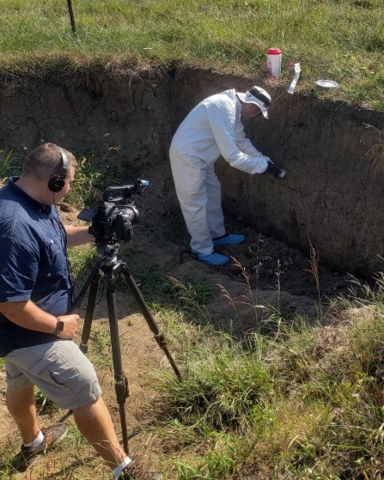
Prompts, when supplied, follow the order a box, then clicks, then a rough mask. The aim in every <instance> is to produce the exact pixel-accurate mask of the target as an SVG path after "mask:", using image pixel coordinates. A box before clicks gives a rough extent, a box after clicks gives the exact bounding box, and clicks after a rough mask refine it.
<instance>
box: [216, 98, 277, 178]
mask: <svg viewBox="0 0 384 480" xmlns="http://www.w3.org/2000/svg"><path fill="white" fill-rule="evenodd" d="M207 114H208V119H209V123H210V126H211V129H212V133H213V136H214V138H215V140H216V143H217V146H218V148H219V150H220V153H221V155H222V156H223V158H224V159H225V160H226V161H227V162H228V163H229V164H230V165H231V166H232V167H234V168H237V169H238V170H241V171H243V172H246V173H264V172H265V170H266V169H267V166H268V160H269V158H268V157H266V156H264V155H261V154H260V155H258V156H253V155H247V154H246V153H244V152H242V151H241V150H240V149H239V147H238V145H237V143H236V119H235V115H236V111H235V109H232V108H230V107H228V108H227V109H223V108H222V106H220V107H217V106H216V105H210V106H209V107H208V108H207Z"/></svg>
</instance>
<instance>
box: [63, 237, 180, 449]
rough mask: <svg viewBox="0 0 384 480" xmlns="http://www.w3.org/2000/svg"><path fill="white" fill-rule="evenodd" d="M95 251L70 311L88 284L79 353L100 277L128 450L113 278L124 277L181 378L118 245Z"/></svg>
mask: <svg viewBox="0 0 384 480" xmlns="http://www.w3.org/2000/svg"><path fill="white" fill-rule="evenodd" d="M97 249H98V252H99V253H100V254H101V255H102V256H101V258H100V259H99V260H98V262H97V263H96V265H95V266H94V267H93V269H92V272H91V274H90V275H89V277H88V279H87V281H86V282H85V285H84V287H83V288H82V290H81V292H80V294H79V296H78V297H77V298H76V299H75V301H74V303H73V306H72V308H71V312H73V311H74V310H75V309H77V308H79V307H80V305H81V303H82V301H83V299H84V296H85V294H86V292H87V290H88V288H89V287H90V290H89V296H88V304H87V310H86V314H85V319H84V327H83V332H82V335H81V343H80V350H81V351H82V352H83V353H85V354H86V353H87V351H88V340H89V335H90V332H91V326H92V320H93V313H94V309H95V305H96V298H97V291H98V288H99V285H100V281H101V280H103V281H105V283H106V286H107V305H108V318H109V328H110V336H111V346H112V358H113V371H114V379H115V391H116V397H117V402H118V404H119V410H120V422H121V430H122V434H123V446H124V449H125V451H126V453H129V452H128V435H127V421H126V416H125V409H124V404H125V400H126V399H127V398H128V397H129V388H128V379H127V378H126V376H125V375H124V373H123V368H122V362H121V351H120V341H119V327H118V320H117V309H116V293H115V278H116V277H117V276H118V275H120V274H122V275H123V277H124V279H125V281H126V282H127V284H128V286H129V288H130V289H131V291H132V294H133V296H134V297H135V300H136V302H137V304H138V305H139V307H140V309H141V312H142V314H143V316H144V318H145V320H146V321H147V324H148V326H149V328H150V330H151V331H152V333H153V334H154V338H155V340H156V342H157V343H158V345H159V347H160V348H161V349H162V350H163V352H164V354H165V356H166V357H167V359H168V361H169V363H170V364H171V366H172V368H173V371H174V372H175V374H176V376H177V378H178V379H179V380H181V374H180V371H179V369H178V368H177V366H176V363H175V361H174V359H173V358H172V355H171V354H170V352H169V350H168V347H167V345H166V343H165V338H164V336H163V334H162V333H161V332H160V330H159V328H158V326H157V324H156V322H155V320H154V318H153V316H152V314H151V312H150V311H149V308H148V305H147V304H146V303H145V300H144V298H143V296H142V294H141V292H140V290H139V289H138V288H137V285H136V282H135V280H134V278H133V277H132V275H131V273H130V272H129V270H128V267H127V265H126V263H125V262H123V261H121V260H118V258H117V255H118V253H119V245H118V244H115V245H97Z"/></svg>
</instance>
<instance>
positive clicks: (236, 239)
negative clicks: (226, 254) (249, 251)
mask: <svg viewBox="0 0 384 480" xmlns="http://www.w3.org/2000/svg"><path fill="white" fill-rule="evenodd" d="M244 239H245V237H244V235H241V233H238V234H232V233H227V235H224V236H223V237H220V238H216V239H213V240H212V241H213V244H214V245H238V244H239V243H243V242H244Z"/></svg>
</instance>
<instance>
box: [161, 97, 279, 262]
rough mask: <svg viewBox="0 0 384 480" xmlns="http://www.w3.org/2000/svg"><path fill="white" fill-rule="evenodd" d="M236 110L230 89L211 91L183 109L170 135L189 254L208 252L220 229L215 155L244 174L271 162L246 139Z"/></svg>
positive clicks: (221, 217) (239, 106) (259, 170)
mask: <svg viewBox="0 0 384 480" xmlns="http://www.w3.org/2000/svg"><path fill="white" fill-rule="evenodd" d="M241 110H242V104H241V102H240V100H239V98H238V97H237V95H236V91H235V90H234V89H232V90H226V91H225V92H222V93H218V94H216V95H212V96H211V97H208V98H206V99H205V100H203V101H202V102H201V103H199V104H198V105H197V106H196V107H195V108H194V109H193V110H192V111H191V112H190V113H189V114H188V116H187V117H186V118H185V119H184V121H183V122H182V123H181V125H180V126H179V128H178V129H177V131H176V133H175V135H174V137H173V139H172V143H171V148H170V159H171V167H172V173H173V178H174V181H175V187H176V194H177V198H178V200H179V202H180V206H181V210H182V213H183V216H184V220H185V223H186V225H187V229H188V232H189V234H190V236H191V249H192V252H194V253H198V254H202V255H209V254H210V253H212V252H213V250H214V249H213V243H212V238H215V237H221V236H222V235H224V234H225V227H224V215H223V210H222V207H221V185H220V182H219V180H218V178H217V176H216V173H215V170H214V165H215V162H216V160H217V159H218V158H219V157H220V155H222V156H223V158H224V159H225V160H226V161H227V162H228V163H229V164H230V165H231V166H232V167H234V168H237V169H239V170H242V171H243V172H247V173H264V172H265V170H266V169H267V166H268V162H269V161H270V159H269V157H266V156H264V155H263V154H262V153H260V152H259V151H258V150H257V149H256V148H255V147H254V146H253V145H252V143H251V142H250V140H249V139H248V138H246V136H245V132H244V127H243V124H242V123H241V120H240V115H241Z"/></svg>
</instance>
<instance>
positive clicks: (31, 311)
mask: <svg viewBox="0 0 384 480" xmlns="http://www.w3.org/2000/svg"><path fill="white" fill-rule="evenodd" d="M76 165H77V162H76V159H75V157H74V156H73V155H72V154H71V153H70V152H68V151H67V150H65V149H63V148H61V147H58V146H57V145H55V144H53V143H45V144H42V145H40V146H38V147H37V148H35V149H34V150H33V151H32V152H31V153H30V154H29V155H28V156H27V158H26V160H25V162H24V166H23V172H22V175H21V176H20V178H11V179H10V180H9V181H8V183H7V185H6V186H5V187H3V188H2V189H1V190H0V232H1V233H0V250H1V255H0V357H3V358H4V362H5V367H6V373H7V395H6V401H7V407H8V409H9V411H10V413H11V415H12V416H13V418H14V420H15V422H16V424H17V426H18V429H19V431H20V435H21V437H22V441H23V444H22V446H21V452H20V454H19V455H18V457H19V458H20V459H21V460H22V463H23V467H24V469H26V468H28V466H29V465H31V464H32V463H33V462H34V460H35V459H36V458H37V456H38V455H41V454H43V453H45V452H46V450H47V449H50V448H52V447H54V446H56V445H57V443H58V442H59V441H60V440H62V439H63V438H64V437H65V435H66V433H67V427H66V426H65V425H64V424H56V425H51V426H49V427H48V428H45V429H44V428H43V429H41V428H40V426H39V424H38V419H37V413H36V407H35V396H34V385H36V386H38V387H39V389H40V390H41V391H42V392H43V393H44V394H45V395H46V396H47V397H48V398H50V399H51V400H52V401H54V402H55V403H56V404H57V405H58V406H59V407H60V408H63V409H69V410H73V414H74V418H75V421H76V424H77V426H78V428H79V430H80V432H81V433H82V434H83V435H84V437H85V438H86V439H87V440H88V442H89V443H90V444H91V445H92V446H93V447H94V448H95V450H96V451H97V452H98V453H99V454H100V455H101V456H102V457H103V459H104V460H105V461H106V462H107V464H108V465H109V467H110V468H111V469H112V473H113V475H114V478H116V479H133V478H135V479H136V478H142V479H147V478H149V477H148V476H147V475H146V474H145V473H144V472H142V471H141V469H140V467H139V466H138V464H137V463H136V462H133V461H132V460H131V459H130V458H129V457H128V456H127V455H126V453H125V452H124V451H123V449H122V447H121V446H120V444H119V441H118V438H117V435H116V432H115V429H114V426H113V423H112V419H111V416H110V414H109V411H108V409H107V407H106V405H105V403H104V401H103V399H102V396H101V394H102V392H101V389H100V386H99V382H98V379H97V377H96V373H95V370H94V368H93V366H92V364H91V363H90V361H89V360H88V359H87V358H86V356H85V355H84V354H83V353H82V352H81V351H80V349H79V348H78V347H77V345H75V343H74V342H73V341H72V340H73V339H74V338H75V336H76V334H77V329H78V321H79V316H78V315H76V314H71V315H67V314H66V312H68V311H69V309H70V307H71V295H72V283H71V279H70V275H69V270H68V263H67V252H66V249H67V247H72V246H75V245H81V244H85V243H88V242H92V241H93V240H94V238H93V237H92V236H91V235H90V234H89V233H88V227H73V226H63V225H62V223H61V221H60V217H59V215H58V213H57V211H56V208H55V206H56V204H57V203H58V202H59V201H60V200H61V199H62V198H63V197H64V196H65V195H66V194H67V193H68V192H69V190H70V188H71V184H72V182H73V180H74V177H75V168H76Z"/></svg>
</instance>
